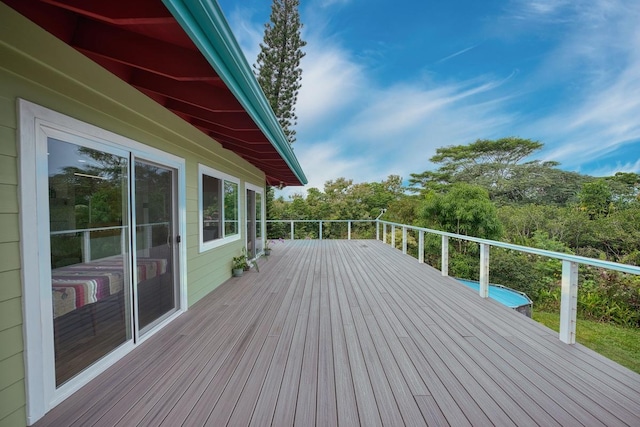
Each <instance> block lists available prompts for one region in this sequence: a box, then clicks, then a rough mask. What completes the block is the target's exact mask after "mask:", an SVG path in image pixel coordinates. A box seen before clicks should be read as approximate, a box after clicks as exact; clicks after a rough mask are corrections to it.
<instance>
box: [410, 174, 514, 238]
mask: <svg viewBox="0 0 640 427" xmlns="http://www.w3.org/2000/svg"><path fill="white" fill-rule="evenodd" d="M420 216H421V219H422V220H423V221H424V222H426V225H431V226H435V227H436V228H438V229H439V230H443V231H449V232H451V233H456V234H463V235H467V236H475V237H483V238H486V239H498V238H500V236H501V235H502V225H501V224H500V220H499V219H498V213H497V209H496V206H495V205H494V204H493V203H491V200H489V193H488V192H487V190H485V189H484V188H481V187H479V186H477V185H470V184H466V183H462V182H459V183H455V184H453V185H452V186H451V188H450V189H449V191H448V192H447V193H445V194H439V193H436V192H435V191H432V192H429V193H427V195H426V196H425V200H424V204H423V206H422V211H421V215H420Z"/></svg>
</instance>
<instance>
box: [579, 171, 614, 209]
mask: <svg viewBox="0 0 640 427" xmlns="http://www.w3.org/2000/svg"><path fill="white" fill-rule="evenodd" d="M578 199H579V200H580V207H581V209H582V210H584V211H585V212H587V213H588V214H589V217H590V218H591V219H595V218H598V217H601V216H607V215H608V214H609V212H610V210H611V207H612V203H613V193H612V192H611V188H609V184H607V182H606V181H605V180H604V179H598V180H595V181H592V182H585V183H584V184H583V185H582V190H580V193H578Z"/></svg>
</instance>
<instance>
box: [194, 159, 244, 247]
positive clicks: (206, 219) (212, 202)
mask: <svg viewBox="0 0 640 427" xmlns="http://www.w3.org/2000/svg"><path fill="white" fill-rule="evenodd" d="M198 173H199V177H200V207H199V216H200V221H199V222H200V252H202V251H206V250H209V249H212V248H215V247H218V246H220V245H223V244H225V243H228V242H231V241H234V240H238V239H240V227H239V224H240V217H239V212H240V180H239V179H237V178H234V177H232V176H229V175H226V174H224V173H222V172H218V171H216V170H215V169H211V168H209V167H207V166H204V165H199V167H198Z"/></svg>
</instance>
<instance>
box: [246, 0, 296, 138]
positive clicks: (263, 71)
mask: <svg viewBox="0 0 640 427" xmlns="http://www.w3.org/2000/svg"><path fill="white" fill-rule="evenodd" d="M298 7H299V2H298V0H273V3H272V5H271V17H270V22H269V23H267V24H265V27H264V40H263V43H260V53H259V54H258V58H257V60H256V64H255V65H254V68H255V71H256V74H257V76H258V83H260V86H261V87H262V90H263V91H264V93H265V95H266V96H267V99H268V100H269V103H270V104H271V108H272V109H273V112H274V113H275V115H276V117H277V118H278V121H279V122H280V126H282V129H283V130H284V133H285V135H286V136H287V139H288V140H289V143H290V144H292V143H293V142H295V140H296V131H295V130H294V129H293V127H294V126H295V125H296V121H297V116H296V114H295V105H296V102H297V100H298V91H299V90H300V87H301V83H300V81H301V79H302V69H301V68H300V61H301V60H302V58H303V57H304V55H305V54H304V52H302V48H303V47H304V46H305V45H306V44H307V43H306V42H305V41H303V40H302V39H301V37H300V30H301V28H302V24H301V23H300V14H299V12H298Z"/></svg>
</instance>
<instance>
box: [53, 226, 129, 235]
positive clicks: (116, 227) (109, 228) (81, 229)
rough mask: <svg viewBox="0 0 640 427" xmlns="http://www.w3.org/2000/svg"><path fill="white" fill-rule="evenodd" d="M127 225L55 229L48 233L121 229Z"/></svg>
mask: <svg viewBox="0 0 640 427" xmlns="http://www.w3.org/2000/svg"><path fill="white" fill-rule="evenodd" d="M127 227H128V225H114V226H111V227H96V228H78V229H71V230H56V231H52V232H51V233H49V234H50V235H52V236H55V235H59V234H72V233H84V232H85V231H89V232H91V231H108V230H121V229H123V228H127Z"/></svg>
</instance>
